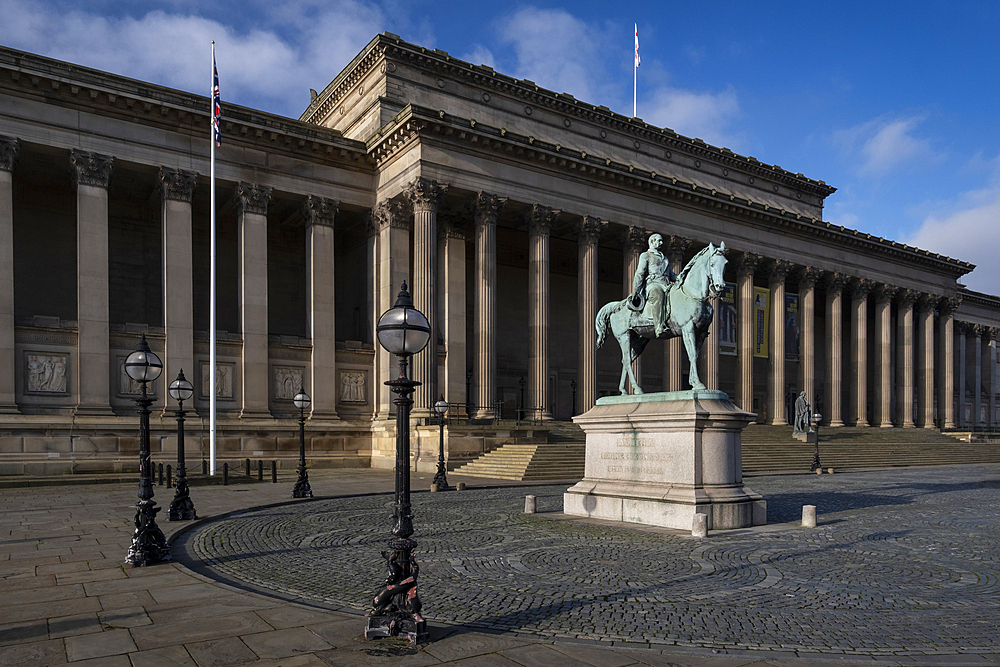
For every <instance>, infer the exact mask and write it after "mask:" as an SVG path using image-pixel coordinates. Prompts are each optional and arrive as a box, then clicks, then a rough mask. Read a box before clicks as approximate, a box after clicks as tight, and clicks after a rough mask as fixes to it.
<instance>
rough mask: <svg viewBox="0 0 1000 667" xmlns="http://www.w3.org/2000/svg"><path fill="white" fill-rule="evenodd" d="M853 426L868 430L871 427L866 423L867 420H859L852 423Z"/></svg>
mask: <svg viewBox="0 0 1000 667" xmlns="http://www.w3.org/2000/svg"><path fill="white" fill-rule="evenodd" d="M854 426H856V427H864V428H868V427H870V426H871V424H869V423H868V420H867V419H859V420H858V421H856V422H854Z"/></svg>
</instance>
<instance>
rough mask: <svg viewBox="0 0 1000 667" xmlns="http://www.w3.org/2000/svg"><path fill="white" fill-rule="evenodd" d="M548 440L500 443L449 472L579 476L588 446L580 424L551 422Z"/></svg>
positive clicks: (525, 477)
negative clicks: (531, 443)
mask: <svg viewBox="0 0 1000 667" xmlns="http://www.w3.org/2000/svg"><path fill="white" fill-rule="evenodd" d="M547 426H548V425H547ZM548 440H549V441H548V443H546V444H542V445H514V444H508V445H503V446H501V447H498V448H497V449H494V450H493V451H491V452H489V453H487V454H484V455H482V456H480V457H479V458H477V459H475V460H473V461H471V462H469V463H467V464H465V465H463V466H460V467H458V468H455V469H454V470H453V471H452V473H453V474H455V475H468V476H470V477H492V478H494V479H513V480H520V481H544V480H552V479H561V480H571V479H582V478H583V468H584V463H585V460H586V451H587V448H586V444H585V442H584V434H583V431H582V430H580V427H579V426H577V425H576V424H573V423H571V422H556V423H553V424H552V425H551V427H550V430H549V436H548Z"/></svg>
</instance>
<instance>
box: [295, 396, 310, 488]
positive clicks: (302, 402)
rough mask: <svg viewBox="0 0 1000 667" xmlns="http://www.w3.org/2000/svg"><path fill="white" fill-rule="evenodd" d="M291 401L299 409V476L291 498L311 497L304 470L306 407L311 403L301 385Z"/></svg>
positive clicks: (306, 473)
mask: <svg viewBox="0 0 1000 667" xmlns="http://www.w3.org/2000/svg"><path fill="white" fill-rule="evenodd" d="M292 403H293V404H294V405H295V407H297V408H298V409H299V477H298V479H297V480H295V488H293V489H292V498H312V497H313V492H312V487H311V486H309V473H308V472H306V408H308V407H309V404H310V403H312V399H310V398H309V394H307V393H306V392H305V390H304V389H302V388H301V387H300V388H299V393H297V394H295V397H294V398H293V399H292Z"/></svg>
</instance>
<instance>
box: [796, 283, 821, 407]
mask: <svg viewBox="0 0 1000 667" xmlns="http://www.w3.org/2000/svg"><path fill="white" fill-rule="evenodd" d="M822 275H823V272H822V271H820V270H819V269H817V268H815V267H811V266H807V267H805V268H804V269H803V270H802V273H801V274H800V275H799V326H800V327H801V331H800V332H799V368H800V369H801V377H802V389H801V391H804V392H806V400H807V401H809V405H811V406H813V409H815V408H816V407H817V406H816V280H817V279H819V277H820V276H822Z"/></svg>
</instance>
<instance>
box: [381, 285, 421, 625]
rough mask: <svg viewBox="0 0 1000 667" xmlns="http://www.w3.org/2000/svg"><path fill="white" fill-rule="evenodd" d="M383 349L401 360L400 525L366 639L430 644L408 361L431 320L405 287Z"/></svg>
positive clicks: (386, 318) (386, 317) (397, 387)
mask: <svg viewBox="0 0 1000 667" xmlns="http://www.w3.org/2000/svg"><path fill="white" fill-rule="evenodd" d="M375 333H376V334H377V336H378V342H379V345H381V346H382V347H383V348H384V349H385V350H386V351H387V352H389V353H390V354H394V355H396V357H397V358H398V359H399V377H397V378H396V379H395V380H389V381H388V382H386V384H387V385H388V386H389V388H390V389H391V390H392V392H393V393H395V394H397V395H398V396H399V398H397V399H395V400H394V401H393V403H394V404H395V405H396V511H395V522H396V525H395V526H394V527H393V529H392V534H393V538H392V539H390V540H389V548H388V549H387V550H386V551H383V552H381V553H382V558H384V559H385V560H386V564H387V565H388V567H389V576H388V577H386V579H385V585H384V586H382V587H381V588H380V589H379V591H378V593H377V594H376V595H375V600H374V602H373V604H372V608H371V609H370V610H369V611H368V613H367V614H366V616H367V617H368V625H367V627H366V628H365V639H374V638H376V637H398V636H404V637H407V638H408V639H409V640H410V641H411V642H413V643H417V642H421V641H426V640H427V638H428V635H427V622H426V621H425V620H424V618H423V617H422V616H421V615H420V606H421V605H420V598H419V597H417V574H418V573H419V571H420V568H419V566H418V565H417V562H416V561H415V560H414V559H413V556H412V552H413V549H414V548H415V547H416V546H417V543H416V542H415V541H413V540H411V539H410V536H411V535H413V515H412V514H410V406H411V405H413V400H412V399H411V398H410V395H411V394H412V393H413V389H414V387H417V386H419V385H420V383H419V382H414V381H413V380H411V379H410V378H409V377H408V376H407V369H406V367H407V362H408V360H409V358H410V357H411V356H412V355H414V354H416V353H417V352H420V350H422V349H424V347H425V346H426V345H427V341H428V340H430V337H431V327H430V325H429V324H428V323H427V318H426V317H424V314H423V313H421V312H420V311H419V310H417V309H416V308H414V307H413V299H412V298H410V293H409V292H407V291H406V283H405V282H404V283H403V289H402V291H400V293H399V295H398V296H397V297H396V303H395V305H393V307H392V308H390V309H389V310H387V311H385V312H384V313H382V317H380V318H379V321H378V326H376V327H375Z"/></svg>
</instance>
